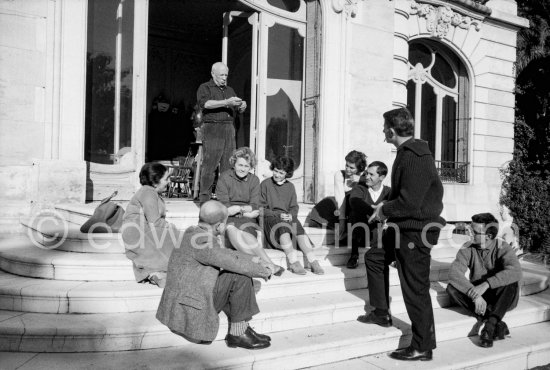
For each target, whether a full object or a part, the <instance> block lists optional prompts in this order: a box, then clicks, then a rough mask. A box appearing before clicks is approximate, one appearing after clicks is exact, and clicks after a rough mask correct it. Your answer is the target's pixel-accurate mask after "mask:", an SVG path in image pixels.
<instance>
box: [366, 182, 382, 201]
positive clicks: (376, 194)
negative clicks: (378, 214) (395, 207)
mask: <svg viewBox="0 0 550 370" xmlns="http://www.w3.org/2000/svg"><path fill="white" fill-rule="evenodd" d="M382 190H384V185H382V186H380V189H378V191H374V190H373V189H372V188H371V187H369V194H370V197H371V198H372V200H373V201H375V202H376V201H377V200H378V198H380V194H382Z"/></svg>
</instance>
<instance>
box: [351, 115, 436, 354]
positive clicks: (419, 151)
mask: <svg viewBox="0 0 550 370" xmlns="http://www.w3.org/2000/svg"><path fill="white" fill-rule="evenodd" d="M383 132H384V135H385V141H387V142H388V143H390V144H393V145H394V146H395V147H396V148H397V156H396V158H395V161H394V163H393V166H392V172H391V191H390V195H389V197H388V200H387V201H385V202H382V203H380V204H378V205H376V206H373V208H374V213H373V215H372V216H371V217H370V219H369V222H374V221H382V220H387V225H388V228H387V230H386V231H385V232H384V235H383V237H382V244H383V246H382V248H378V247H377V248H371V249H369V251H368V252H367V253H366V254H365V264H366V266H367V279H368V281H369V297H370V304H371V305H372V306H373V307H374V308H375V310H374V311H372V312H371V313H370V314H368V315H363V316H360V317H359V318H358V320H359V321H360V322H363V323H367V324H377V325H380V326H384V327H388V326H391V325H392V319H391V315H390V312H389V302H390V301H389V268H388V266H389V264H390V263H391V262H393V261H394V260H395V261H396V265H397V269H398V272H399V280H400V283H401V292H402V293H403V300H404V301H405V307H406V309H407V314H408V315H409V318H410V320H411V327H412V340H411V343H410V345H409V347H407V348H403V349H400V350H396V351H394V352H392V353H391V354H390V357H392V358H394V359H396V360H406V361H416V360H420V361H429V360H431V359H432V350H433V349H434V348H435V347H436V341H435V327H434V316H433V308H432V301H431V298H430V261H431V257H430V252H431V247H432V246H434V245H435V244H437V240H438V238H439V232H440V229H441V228H442V227H443V226H444V225H445V220H444V219H443V218H441V216H440V214H441V211H442V210H443V185H442V184H441V180H440V178H439V175H438V174H437V169H436V167H435V162H434V158H433V156H432V153H431V152H430V149H429V148H428V143H426V142H425V141H422V140H418V139H415V138H413V135H414V119H413V116H412V115H411V113H410V112H409V110H408V109H406V108H399V109H394V110H391V111H388V112H386V113H384V130H383Z"/></svg>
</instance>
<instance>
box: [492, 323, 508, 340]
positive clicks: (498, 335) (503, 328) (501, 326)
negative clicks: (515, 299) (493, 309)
mask: <svg viewBox="0 0 550 370" xmlns="http://www.w3.org/2000/svg"><path fill="white" fill-rule="evenodd" d="M507 335H510V330H509V329H508V325H506V323H505V322H504V321H499V322H498V323H497V326H496V327H495V333H494V334H493V340H499V339H501V340H502V339H504V338H506V336H507Z"/></svg>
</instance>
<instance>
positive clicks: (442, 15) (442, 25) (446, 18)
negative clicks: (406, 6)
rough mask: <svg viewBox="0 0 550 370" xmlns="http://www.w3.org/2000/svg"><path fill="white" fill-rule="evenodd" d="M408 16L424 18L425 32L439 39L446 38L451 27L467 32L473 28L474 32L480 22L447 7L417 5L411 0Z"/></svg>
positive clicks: (478, 27)
mask: <svg viewBox="0 0 550 370" xmlns="http://www.w3.org/2000/svg"><path fill="white" fill-rule="evenodd" d="M410 14H413V15H417V16H418V17H420V18H426V28H427V30H428V31H429V32H430V33H431V34H432V35H433V36H436V37H439V38H443V37H445V36H447V34H448V33H449V30H450V28H451V27H459V28H463V29H465V30H467V29H469V28H470V27H471V26H474V27H475V30H476V31H479V30H480V29H481V21H480V20H478V19H474V18H472V17H470V16H466V15H462V14H460V13H458V12H456V11H454V10H453V9H451V7H450V6H448V5H441V6H433V5H430V4H419V3H417V2H416V1H414V0H412V1H411V10H410Z"/></svg>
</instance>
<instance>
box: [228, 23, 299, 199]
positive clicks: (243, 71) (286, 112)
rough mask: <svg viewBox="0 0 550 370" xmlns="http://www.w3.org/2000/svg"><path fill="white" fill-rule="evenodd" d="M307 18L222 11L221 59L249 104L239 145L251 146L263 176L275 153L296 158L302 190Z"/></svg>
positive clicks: (240, 124)
mask: <svg viewBox="0 0 550 370" xmlns="http://www.w3.org/2000/svg"><path fill="white" fill-rule="evenodd" d="M305 31H306V25H305V23H301V22H298V21H294V20H288V19H285V18H283V17H279V16H277V15H273V14H268V13H264V12H228V13H225V14H224V37H223V40H222V61H223V62H224V63H225V64H226V65H227V66H228V67H229V85H230V86H232V87H233V88H234V89H235V92H236V93H237V95H238V96H239V97H241V98H243V99H244V100H246V101H247V103H248V105H249V108H248V109H247V111H246V112H245V113H244V114H243V115H241V116H240V117H239V119H238V120H237V123H236V129H237V146H243V145H246V146H249V147H250V148H252V149H253V150H254V151H255V153H256V156H257V158H258V166H257V169H256V173H257V174H258V176H259V177H260V179H262V176H265V175H266V174H267V173H268V170H269V164H270V162H271V161H272V160H273V159H274V158H275V157H277V156H280V155H284V156H288V157H291V158H292V159H293V160H294V163H295V172H294V176H293V178H292V181H293V182H294V183H295V185H296V190H297V192H298V193H299V194H298V195H299V199H300V198H301V197H300V193H302V187H303V186H302V185H303V173H304V170H303V169H304V164H303V158H304V153H303V142H304V140H303V111H304V109H303V94H304V50H305V45H304V44H305Z"/></svg>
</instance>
